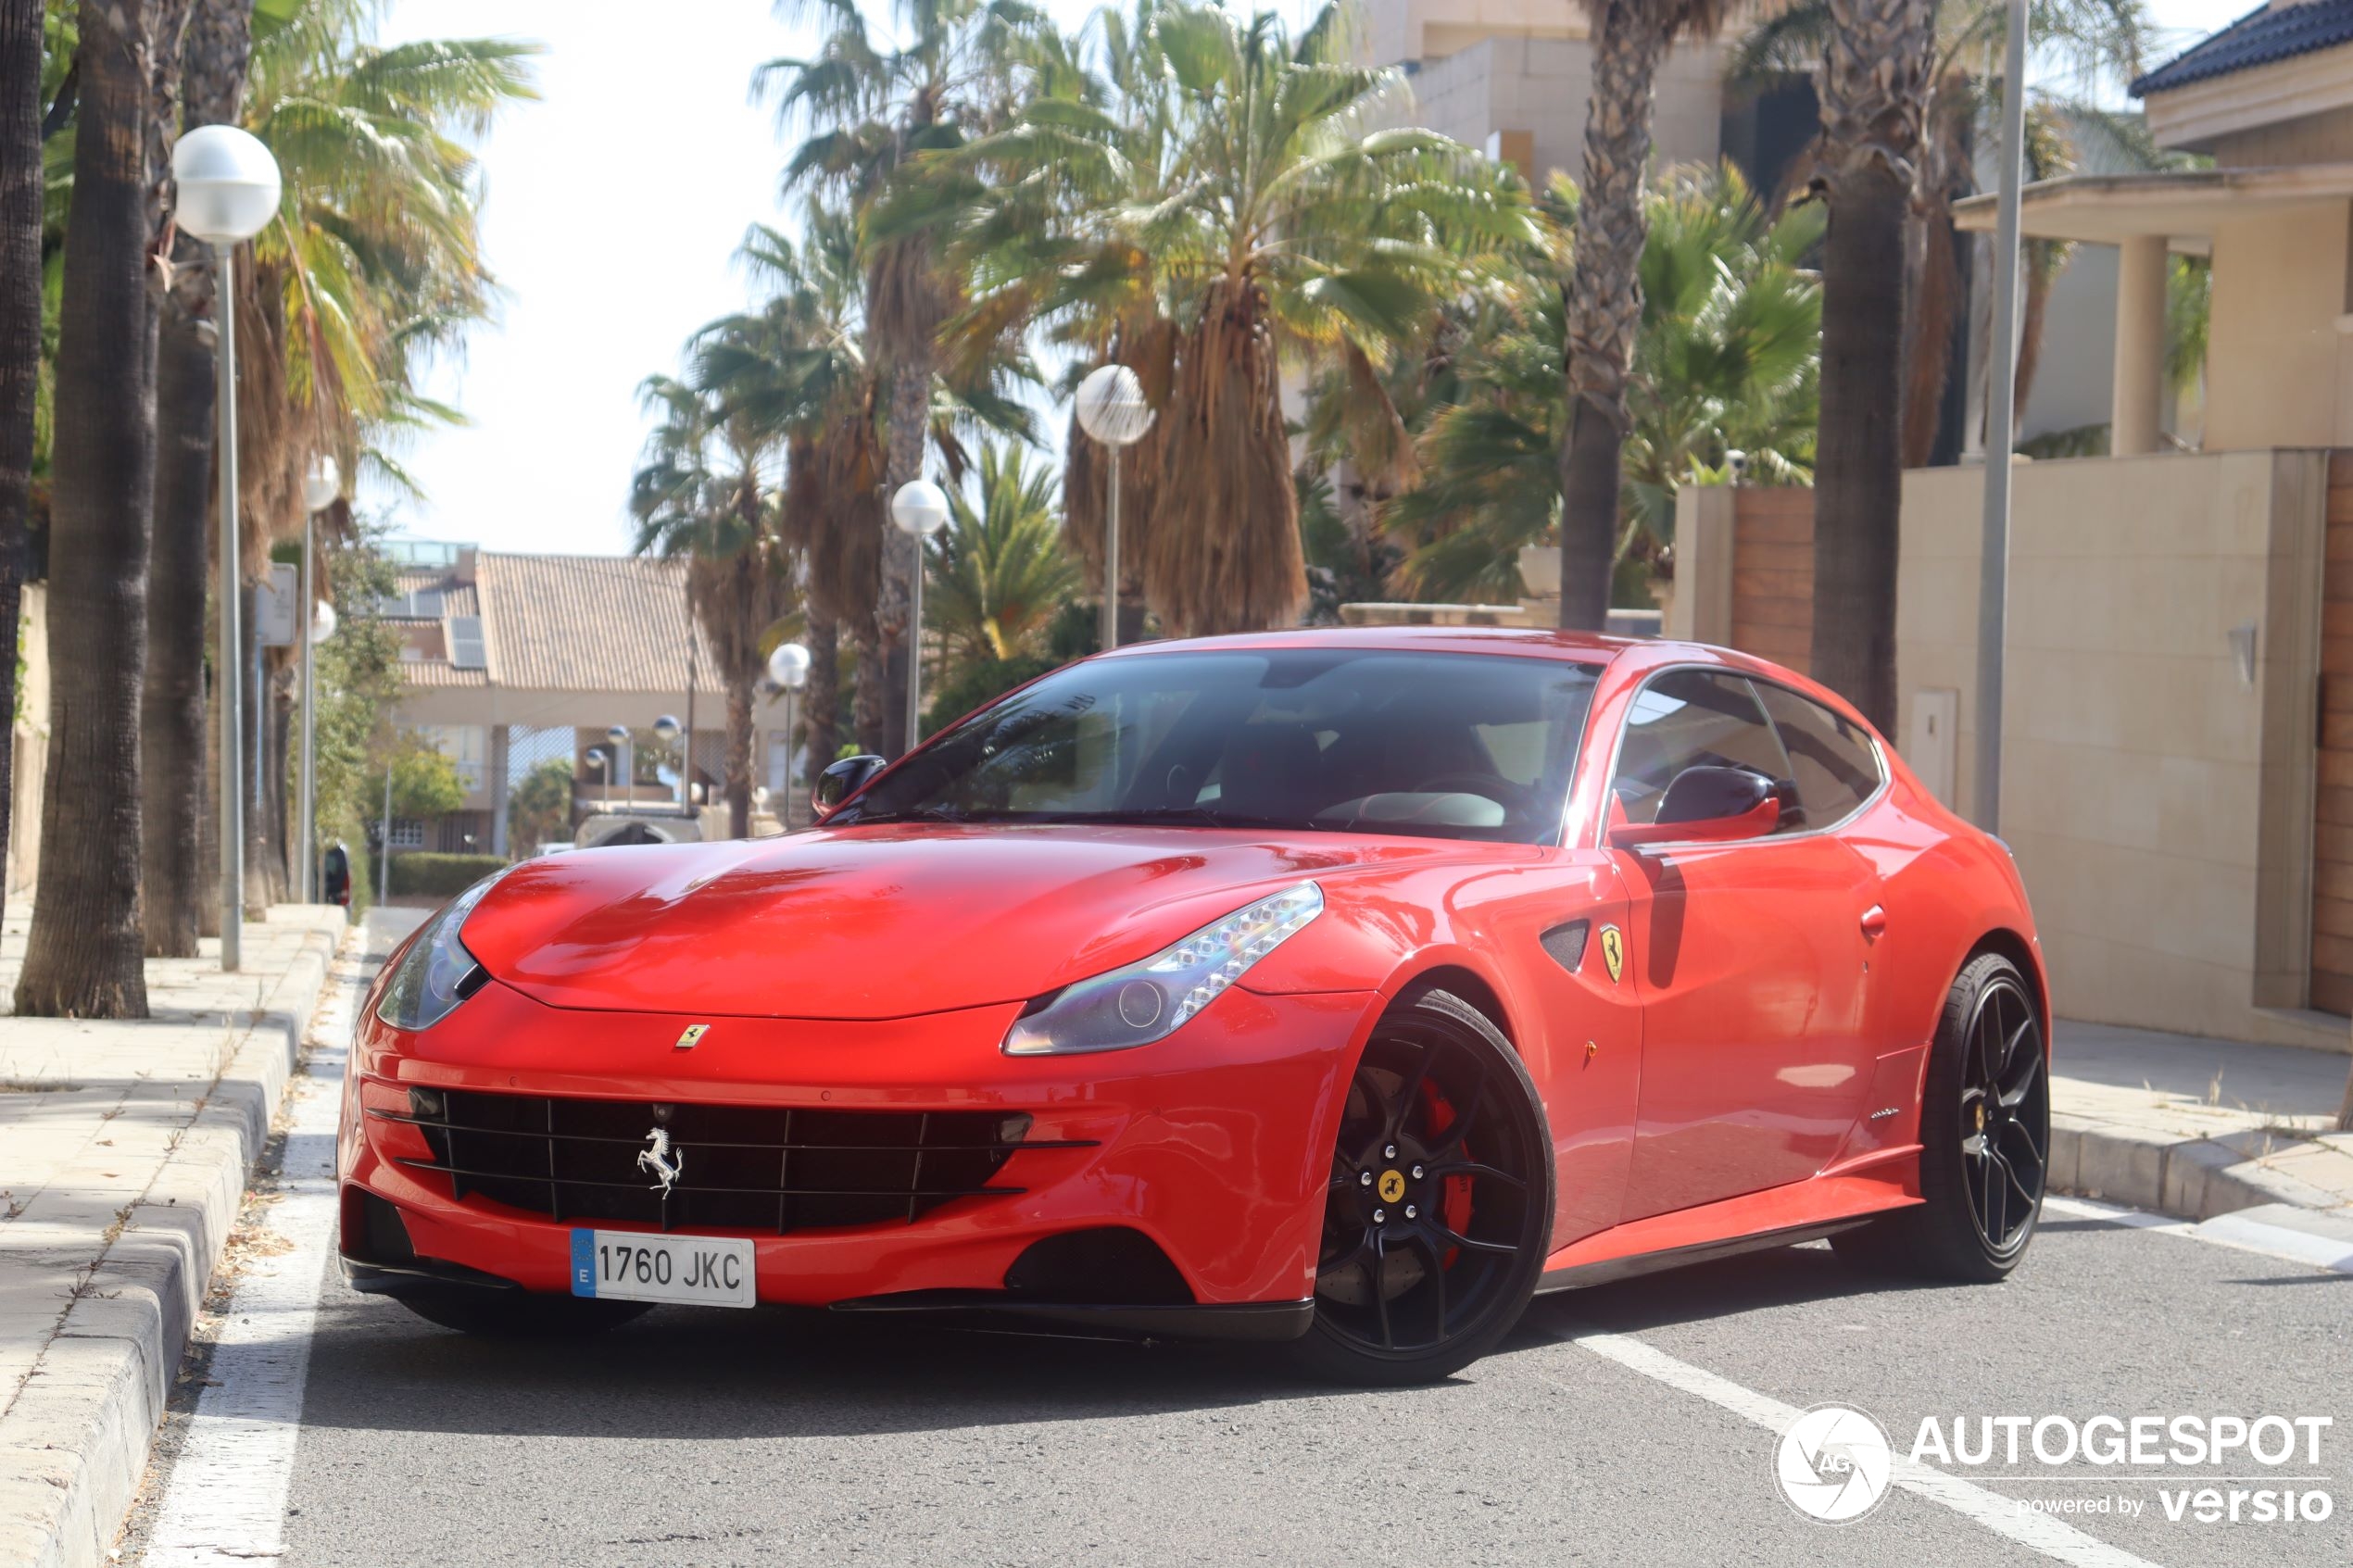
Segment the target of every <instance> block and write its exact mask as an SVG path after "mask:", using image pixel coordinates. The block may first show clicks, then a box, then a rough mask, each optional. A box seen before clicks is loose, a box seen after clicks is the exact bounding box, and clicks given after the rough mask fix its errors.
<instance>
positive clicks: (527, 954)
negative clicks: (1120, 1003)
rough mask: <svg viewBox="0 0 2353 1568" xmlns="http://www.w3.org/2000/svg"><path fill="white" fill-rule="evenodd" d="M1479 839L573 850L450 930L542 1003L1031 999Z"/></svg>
mask: <svg viewBox="0 0 2353 1568" xmlns="http://www.w3.org/2000/svg"><path fill="white" fill-rule="evenodd" d="M1495 848H1496V847H1495V846H1491V845H1470V844H1463V845H1456V844H1447V843H1439V842H1433V841H1431V840H1427V839H1403V838H1376V837H1357V836H1352V835H1341V834H1301V835H1298V836H1297V837H1296V838H1291V839H1281V838H1269V837H1267V836H1265V834H1249V833H1242V832H1223V831H1217V830H1206V829H1164V828H1126V827H1111V826H1098V827H1080V826H1063V825H1054V826H1028V825H1010V824H991V825H988V826H985V827H984V826H964V827H959V826H950V825H938V824H920V825H890V826H883V825H877V826H872V827H848V828H842V829H838V830H833V831H827V830H824V829H818V830H814V831H812V832H807V833H800V834H791V835H789V836H786V837H782V838H770V839H759V840H751V841H747V842H735V843H726V844H707V845H646V846H632V847H626V848H613V849H585V850H575V851H573V852H572V853H570V854H565V855H560V856H553V857H549V858H547V859H535V860H530V861H526V862H524V863H523V864H522V865H520V866H518V867H516V868H515V869H514V870H513V871H512V872H509V873H508V874H507V875H506V876H505V877H503V878H502V879H500V881H499V882H498V884H497V885H496V886H495V887H493V888H492V889H491V891H490V893H489V894H488V895H487V896H486V897H484V899H483V900H482V902H481V903H480V904H478V905H477V906H476V907H475V909H474V910H473V912H472V915H471V916H469V917H468V919H467V921H466V924H465V929H464V932H463V934H462V939H463V941H464V943H465V945H466V947H467V948H468V950H469V951H471V952H472V954H473V955H474V957H475V958H476V959H477V960H480V961H481V962H482V964H483V965H484V968H486V969H487V970H489V972H490V973H491V974H492V975H493V976H494V977H495V978H497V980H499V981H501V982H504V983H505V984H507V985H511V986H513V987H515V988H516V989H518V990H520V991H522V992H523V993H524V994H526V995H528V996H530V997H534V998H535V999H537V1000H539V1001H542V1002H545V1003H547V1004H548V1005H550V1006H553V1007H559V1008H588V1009H598V1010H612V1011H624V1012H664V1013H682V1012H684V1013H694V1014H698V1015H705V1016H711V1017H771V1018H833V1019H874V1018H900V1017H907V1016H910V1015H912V1014H915V1013H924V1012H937V1011H941V1010H947V1009H950V1008H961V1007H977V1006H982V1005H986V1004H989V1003H997V1002H1010V1001H1024V1000H1027V999H1028V998H1030V997H1037V996H1042V995H1044V994H1045V993H1047V992H1049V991H1052V990H1054V989H1056V988H1058V987H1060V986H1063V985H1068V984H1070V983H1071V982H1073V981H1075V980H1080V979H1084V978H1085V977H1086V976H1088V975H1090V974H1098V973H1101V972H1103V971H1104V970H1107V969H1114V968H1116V967H1118V966H1119V965H1121V964H1124V963H1130V962H1133V961H1134V960H1137V959H1139V958H1142V957H1144V956H1146V955H1148V954H1151V953H1153V952H1156V951H1158V950H1159V949H1160V948H1162V947H1166V946H1167V945H1168V944H1170V943H1172V942H1174V941H1176V939H1177V938H1178V937H1180V936H1183V935H1186V934H1187V933H1189V932H1191V931H1194V930H1197V929H1199V928H1200V927H1201V926H1203V925H1206V924H1208V923H1209V922H1212V921H1214V920H1216V919H1218V918H1219V917H1220V916H1223V915H1225V914H1227V913H1228V912H1230V911H1231V910H1232V909H1236V908H1238V907H1239V906H1240V905H1242V904H1245V903H1247V902H1249V901H1250V900H1251V899H1252V898H1253V897H1258V896H1259V895H1261V894H1263V893H1265V892H1268V891H1271V890H1273V889H1275V888H1278V887H1284V886H1288V885H1289V884H1292V883H1294V882H1298V881H1301V880H1302V879H1304V878H1309V877H1315V878H1319V879H1322V878H1327V877H1330V876H1333V875H1335V874H1345V873H1349V872H1357V871H1362V870H1365V869H1369V868H1372V867H1376V866H1386V867H1400V866H1403V865H1407V864H1413V863H1416V862H1429V861H1435V860H1441V859H1466V858H1470V857H1471V856H1474V855H1476V854H1478V853H1479V852H1481V851H1484V852H1488V853H1492V851H1493V850H1494V849H1495Z"/></svg>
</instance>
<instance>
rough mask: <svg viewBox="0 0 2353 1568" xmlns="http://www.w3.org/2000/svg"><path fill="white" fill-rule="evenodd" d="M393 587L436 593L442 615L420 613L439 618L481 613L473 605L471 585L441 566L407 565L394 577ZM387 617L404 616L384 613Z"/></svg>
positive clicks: (423, 618)
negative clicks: (438, 596)
mask: <svg viewBox="0 0 2353 1568" xmlns="http://www.w3.org/2000/svg"><path fill="white" fill-rule="evenodd" d="M394 587H395V588H396V591H398V592H400V593H403V594H439V595H440V596H441V616H438V617H436V616H424V617H419V618H418V619H422V620H438V619H441V618H442V617H447V616H452V615H480V614H481V613H482V611H481V610H480V609H479V608H477V607H476V601H475V597H474V585H473V584H472V583H467V582H463V581H460V580H459V579H458V578H456V577H453V576H451V575H450V573H449V572H448V571H447V570H446V569H444V568H441V567H409V568H406V569H404V570H403V571H400V572H399V573H398V574H397V575H396V577H395V578H394ZM386 619H407V618H405V617H387V618H386Z"/></svg>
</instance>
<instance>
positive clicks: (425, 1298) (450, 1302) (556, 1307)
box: [395, 1285, 653, 1339]
mask: <svg viewBox="0 0 2353 1568" xmlns="http://www.w3.org/2000/svg"><path fill="white" fill-rule="evenodd" d="M395 1299H396V1300H397V1301H398V1302H399V1303H400V1304H401V1305H402V1306H404V1307H406V1308H408V1309H409V1311H412V1312H414V1313H416V1314H417V1315H418V1316H419V1317H421V1318H422V1319H424V1320H425V1321H426V1322H427V1323H434V1324H437V1325H439V1326H440V1327H443V1328H454V1329H456V1330H457V1331H458V1332H459V1333H460V1334H471V1335H474V1336H479V1337H481V1338H484V1339H580V1338H585V1337H586V1336H590V1335H594V1334H603V1333H605V1332H607V1331H608V1330H610V1329H616V1328H619V1327H620V1326H621V1325H622V1324H623V1323H627V1322H629V1321H630V1320H631V1319H632V1318H635V1317H639V1316H642V1315H643V1314H645V1313H646V1312H648V1311H652V1310H653V1309H652V1307H651V1306H650V1305H649V1304H648V1303H647V1302H643V1301H598V1300H592V1299H589V1298H585V1297H579V1296H550V1295H542V1294H540V1293H539V1292H537V1291H532V1290H492V1289H487V1288H483V1287H479V1286H463V1285H456V1286H447V1287H444V1288H441V1289H429V1290H414V1291H404V1292H402V1293H401V1294H400V1295H399V1296H397V1297H396V1298H395Z"/></svg>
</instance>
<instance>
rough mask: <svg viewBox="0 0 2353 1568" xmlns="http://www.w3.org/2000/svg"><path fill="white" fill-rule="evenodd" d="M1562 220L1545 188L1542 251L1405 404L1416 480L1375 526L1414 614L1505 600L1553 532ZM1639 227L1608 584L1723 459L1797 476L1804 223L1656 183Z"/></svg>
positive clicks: (1741, 190)
mask: <svg viewBox="0 0 2353 1568" xmlns="http://www.w3.org/2000/svg"><path fill="white" fill-rule="evenodd" d="M1574 207H1575V193H1574V192H1573V190H1571V189H1570V188H1569V187H1568V185H1567V182H1566V181H1565V180H1562V179H1558V178H1556V179H1555V182H1554V186H1553V188H1552V189H1551V190H1550V191H1548V192H1547V193H1546V194H1545V197H1544V199H1543V200H1542V202H1541V204H1540V210H1541V213H1542V215H1543V218H1544V231H1545V236H1546V238H1545V240H1544V242H1543V243H1542V244H1541V245H1537V246H1534V247H1531V248H1530V249H1529V252H1528V253H1527V254H1526V255H1524V256H1522V257H1518V258H1517V259H1516V263H1514V264H1511V265H1504V266H1498V267H1497V268H1496V269H1495V270H1496V271H1497V273H1498V274H1499V275H1500V276H1502V277H1503V278H1504V281H1505V287H1504V289H1503V290H1502V291H1500V293H1499V294H1497V295H1492V296H1491V297H1488V298H1484V299H1481V300H1478V301H1477V302H1475V303H1474V304H1473V305H1471V306H1470V307H1468V313H1467V314H1466V316H1464V317H1463V318H1462V319H1461V320H1459V321H1458V323H1457V324H1456V325H1454V326H1453V328H1452V329H1451V330H1450V331H1449V332H1447V333H1446V336H1447V338H1448V340H1449V345H1448V347H1447V348H1446V350H1445V351H1444V353H1443V354H1442V356H1441V355H1439V354H1435V353H1434V354H1433V355H1432V363H1433V364H1440V363H1441V360H1442V369H1441V370H1440V371H1439V372H1438V374H1437V376H1436V377H1435V378H1434V381H1435V387H1436V393H1435V395H1428V394H1425V395H1423V396H1421V397H1420V398H1417V399H1414V400H1415V401H1418V402H1420V403H1421V404H1423V405H1424V407H1425V408H1426V410H1427V411H1426V413H1425V414H1424V415H1423V416H1422V419H1421V421H1420V426H1419V445H1420V470H1421V480H1420V482H1419V483H1418V484H1416V486H1415V487H1414V488H1412V489H1410V490H1408V491H1406V492H1405V493H1404V494H1403V495H1400V496H1398V497H1397V498H1396V499H1395V500H1394V501H1392V502H1391V503H1390V505H1389V506H1388V507H1387V508H1386V510H1385V514H1384V520H1385V522H1386V524H1387V526H1388V528H1389V529H1390V533H1392V534H1393V535H1394V536H1395V537H1396V538H1397V539H1398V540H1399V541H1400V542H1401V543H1403V544H1404V545H1405V546H1408V548H1409V550H1410V553H1409V554H1408V555H1407V556H1406V558H1405V559H1404V561H1403V563H1402V564H1401V566H1400V567H1399V569H1398V572H1397V586H1398V587H1400V588H1401V589H1403V591H1404V592H1406V593H1408V594H1410V595H1412V596H1416V597H1422V598H1437V599H1476V600H1485V601H1490V602H1492V601H1495V600H1509V599H1516V598H1518V597H1520V596H1521V595H1522V593H1523V591H1524V588H1523V584H1522V583H1521V582H1520V580H1519V572H1518V566H1517V555H1518V550H1519V548H1520V547H1521V546H1529V545H1535V544H1538V543H1541V542H1542V541H1543V540H1544V539H1545V538H1547V537H1548V536H1549V535H1550V534H1551V533H1552V530H1553V528H1554V524H1555V521H1556V520H1557V517H1558V508H1559V506H1560V492H1559V487H1558V470H1557V465H1556V459H1557V457H1558V453H1559V450H1560V432H1561V430H1562V428H1563V427H1564V426H1565V425H1566V424H1567V421H1568V417H1569V415H1568V403H1567V396H1566V395H1565V388H1566V384H1567V383H1566V382H1565V381H1564V379H1563V376H1562V373H1561V358H1562V345H1563V342H1564V325H1563V320H1562V302H1561V295H1560V291H1559V289H1558V287H1557V286H1556V285H1555V284H1554V282H1553V280H1554V279H1555V278H1557V277H1558V276H1559V275H1560V269H1559V267H1558V265H1557V260H1558V257H1559V256H1560V255H1561V253H1562V252H1563V251H1564V250H1565V249H1566V247H1567V243H1568V239H1569V233H1570V230H1571V227H1572V225H1573V224H1574V216H1573V213H1574ZM1644 207H1645V210H1646V214H1647V216H1646V219H1645V227H1646V231H1647V237H1646V239H1645V241H1644V244H1643V248H1642V259H1641V263H1640V267H1639V269H1638V274H1637V275H1638V278H1639V280H1640V286H1641V297H1642V319H1641V321H1640V324H1639V327H1638V330H1637V335H1636V337H1635V341H1634V348H1633V354H1632V362H1631V365H1630V367H1629V372H1630V373H1629V377H1628V380H1627V385H1626V409H1627V420H1628V431H1627V434H1626V438H1625V453H1626V461H1625V464H1624V472H1623V475H1622V478H1621V483H1620V485H1619V490H1618V495H1617V507H1616V509H1615V513H1614V516H1613V520H1612V527H1611V540H1610V550H1609V555H1608V556H1607V558H1605V560H1604V565H1603V568H1602V571H1603V574H1604V576H1605V577H1609V578H1617V577H1619V576H1620V575H1621V574H1622V572H1621V569H1624V568H1626V567H1627V566H1628V564H1629V562H1637V563H1638V562H1639V561H1640V560H1642V558H1655V556H1656V555H1657V553H1658V552H1659V551H1660V550H1662V549H1663V548H1664V547H1665V546H1667V545H1669V544H1671V543H1672V539H1673V525H1674V515H1675V492H1676V491H1677V490H1678V489H1679V488H1680V487H1681V486H1683V485H1686V484H1692V483H1724V482H1725V481H1726V479H1727V478H1728V476H1729V461H1730V454H1731V453H1732V452H1735V451H1738V452H1741V453H1743V454H1745V456H1746V459H1747V471H1748V475H1749V477H1750V479H1751V480H1752V481H1753V482H1755V483H1768V484H1770V483H1806V481H1807V480H1808V479H1809V478H1810V465H1811V462H1812V458H1813V438H1814V417H1815V391H1816V374H1817V368H1818V358H1817V353H1818V343H1819V339H1820V331H1821V298H1820V290H1819V288H1818V285H1817V284H1816V283H1815V282H1814V280H1813V278H1812V276H1811V275H1810V274H1809V273H1808V272H1807V271H1806V270H1805V269H1804V267H1803V262H1804V260H1805V259H1806V257H1807V256H1808V255H1809V253H1810V252H1811V251H1812V249H1813V247H1814V246H1815V245H1817V244H1818V242H1819V239H1820V236H1821V217H1820V213H1819V211H1818V209H1817V208H1814V207H1796V208H1792V209H1789V210H1786V211H1784V212H1782V213H1781V214H1780V216H1778V217H1768V213H1767V212H1766V209H1765V207H1764V205H1763V204H1762V203H1761V202H1760V201H1758V199H1757V198H1756V196H1755V194H1754V193H1753V192H1751V191H1750V189H1749V187H1748V185H1747V182H1745V181H1744V180H1743V179H1742V178H1741V176H1740V174H1739V172H1738V171H1737V170H1736V169H1732V168H1730V166H1729V165H1728V166H1725V167H1722V168H1719V169H1677V170H1671V171H1669V173H1668V174H1667V176H1666V177H1665V178H1663V179H1662V180H1661V181H1660V182H1659V183H1658V184H1657V185H1655V187H1654V188H1653V189H1652V190H1651V191H1649V192H1648V193H1647V194H1645V196H1644ZM1579 232H1581V230H1580V231H1579ZM1313 423H1314V419H1313V416H1312V415H1311V426H1312V425H1313Z"/></svg>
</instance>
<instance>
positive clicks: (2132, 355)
mask: <svg viewBox="0 0 2353 1568" xmlns="http://www.w3.org/2000/svg"><path fill="white" fill-rule="evenodd" d="M2168 266H2169V259H2168V257H2167V255H2166V249H2165V236H2164V235H2162V234H2155V235H2144V236H2140V237H2137V238H2134V239H2130V240H2126V241H2124V242H2123V243H2122V244H2121V245H2118V246H2117V247H2116V381H2115V389H2114V394H2113V395H2114V402H2113V403H2112V404H2111V405H2110V408H2109V413H2108V453H2109V455H2110V456H2112V457H2118V458H2131V457H2137V456H2140V455H2141V454H2143V453H2147V452H2154V451H2156V450H2157V449H2158V418H2159V416H2160V413H2161V411H2162V410H2163V408H2164V406H2165V283H2166V272H2167V269H2168Z"/></svg>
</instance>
